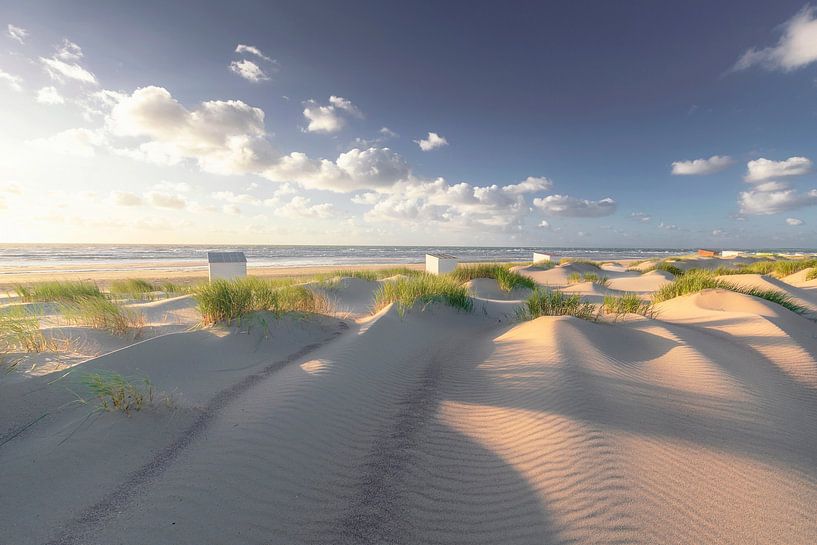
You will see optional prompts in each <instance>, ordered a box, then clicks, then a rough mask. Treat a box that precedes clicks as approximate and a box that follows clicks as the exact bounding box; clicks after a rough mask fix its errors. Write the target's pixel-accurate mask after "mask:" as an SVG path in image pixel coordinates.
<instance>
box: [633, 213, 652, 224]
mask: <svg viewBox="0 0 817 545" xmlns="http://www.w3.org/2000/svg"><path fill="white" fill-rule="evenodd" d="M630 217H631V218H632V219H634V220H635V221H638V222H641V223H648V222H649V221H650V220H651V219H652V216H650V215H649V214H646V213H644V212H631V213H630Z"/></svg>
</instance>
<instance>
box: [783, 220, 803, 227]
mask: <svg viewBox="0 0 817 545" xmlns="http://www.w3.org/2000/svg"><path fill="white" fill-rule="evenodd" d="M786 223H788V224H789V225H793V226H797V225H803V224H804V223H806V222H804V221H803V220H801V219H799V218H786Z"/></svg>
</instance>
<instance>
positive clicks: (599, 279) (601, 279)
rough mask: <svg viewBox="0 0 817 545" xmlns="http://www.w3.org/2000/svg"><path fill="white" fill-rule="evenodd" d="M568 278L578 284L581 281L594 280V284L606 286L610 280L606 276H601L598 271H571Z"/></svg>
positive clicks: (572, 282)
mask: <svg viewBox="0 0 817 545" xmlns="http://www.w3.org/2000/svg"><path fill="white" fill-rule="evenodd" d="M567 279H568V281H569V282H570V283H571V284H578V283H579V282H592V283H594V284H599V285H600V286H606V285H607V283H608V282H609V280H608V279H607V277H606V276H599V275H597V274H596V273H590V272H586V273H578V272H573V273H570V276H568V277H567Z"/></svg>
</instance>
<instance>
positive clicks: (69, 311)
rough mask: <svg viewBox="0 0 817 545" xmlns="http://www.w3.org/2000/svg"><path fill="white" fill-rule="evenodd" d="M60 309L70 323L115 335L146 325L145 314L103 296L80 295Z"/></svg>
mask: <svg viewBox="0 0 817 545" xmlns="http://www.w3.org/2000/svg"><path fill="white" fill-rule="evenodd" d="M60 311H61V312H62V315H63V317H64V318H65V319H66V321H67V322H68V323H69V324H73V325H80V326H85V327H91V328H93V329H100V330H103V331H107V332H108V333H112V334H114V335H123V334H125V333H127V332H128V331H131V330H133V329H140V328H142V327H143V326H144V325H145V318H144V316H142V315H141V314H139V313H138V312H134V311H132V310H130V309H126V308H123V307H121V306H120V305H117V304H116V303H114V302H112V301H109V300H108V299H105V298H103V297H80V298H77V299H76V300H74V301H68V302H65V303H63V304H62V305H61V306H60Z"/></svg>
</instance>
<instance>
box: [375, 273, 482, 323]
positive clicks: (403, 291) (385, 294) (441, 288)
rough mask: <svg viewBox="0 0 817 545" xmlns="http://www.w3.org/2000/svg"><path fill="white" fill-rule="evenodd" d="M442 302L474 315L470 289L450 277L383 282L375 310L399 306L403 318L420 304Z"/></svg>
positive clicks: (428, 276) (433, 276)
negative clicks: (392, 304)
mask: <svg viewBox="0 0 817 545" xmlns="http://www.w3.org/2000/svg"><path fill="white" fill-rule="evenodd" d="M432 302H442V303H445V304H447V305H449V306H451V307H454V308H456V309H458V310H462V311H465V312H471V310H472V309H473V307H474V302H473V300H472V299H471V297H470V296H469V295H468V289H467V288H465V286H463V285H462V283H461V282H460V281H458V280H457V279H456V278H453V277H452V276H449V275H439V276H438V275H433V274H426V273H423V274H419V275H415V276H410V277H407V278H399V279H397V280H390V281H386V282H384V283H383V285H382V286H380V288H379V289H378V290H377V291H376V292H375V294H374V304H373V310H374V312H377V311H378V310H380V309H382V308H383V307H385V306H387V305H389V304H391V303H396V304H397V310H398V312H399V313H400V314H401V315H403V314H405V312H406V311H407V310H408V309H410V308H411V307H413V306H414V305H415V304H417V303H421V304H427V303H432Z"/></svg>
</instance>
